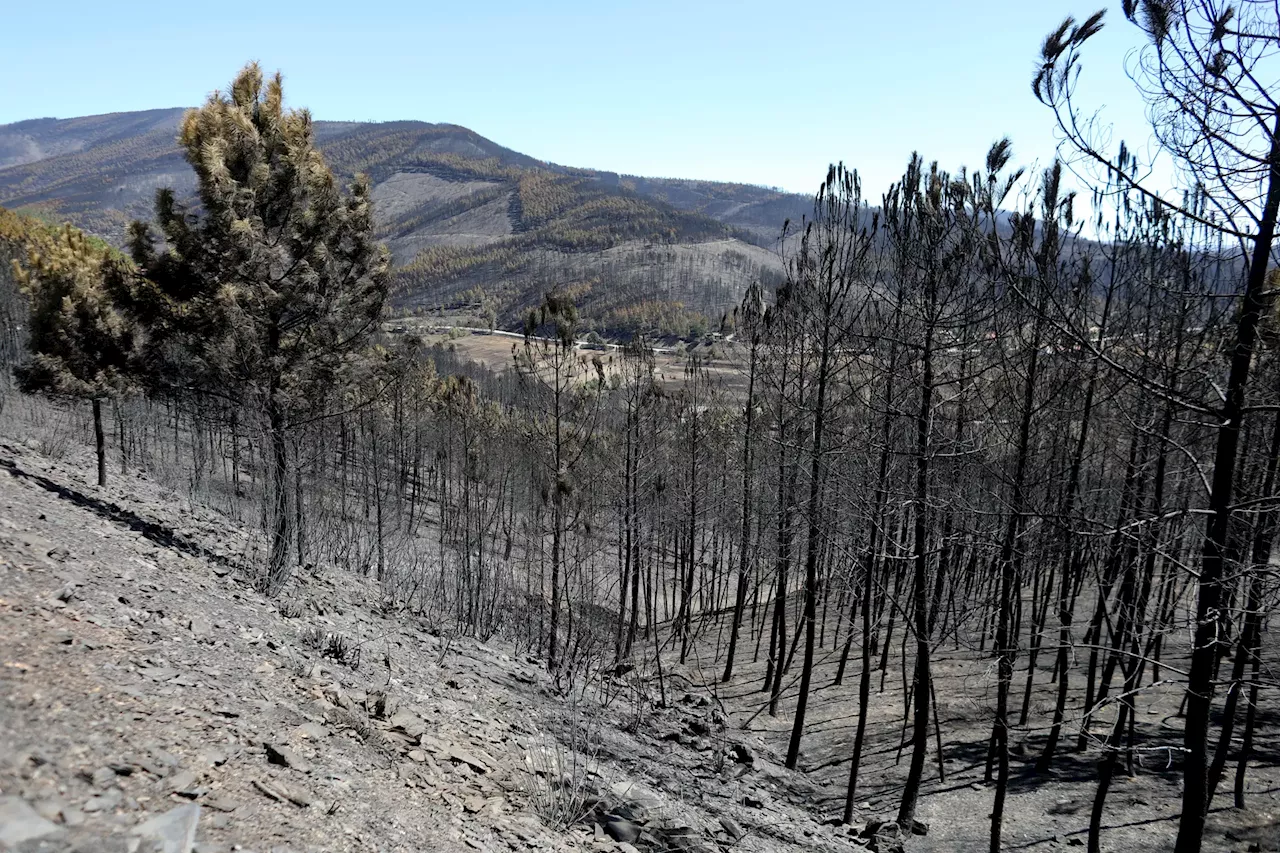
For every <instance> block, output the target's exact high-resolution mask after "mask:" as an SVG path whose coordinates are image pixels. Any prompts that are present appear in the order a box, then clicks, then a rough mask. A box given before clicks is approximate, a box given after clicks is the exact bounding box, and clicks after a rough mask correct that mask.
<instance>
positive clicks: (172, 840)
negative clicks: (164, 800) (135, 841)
mask: <svg viewBox="0 0 1280 853" xmlns="http://www.w3.org/2000/svg"><path fill="white" fill-rule="evenodd" d="M199 822H200V806H198V805H196V804H195V803H190V804H187V805H182V806H178V807H176V808H172V809H169V811H167V812H165V813H164V814H161V815H156V816H155V817H153V818H151V820H149V821H147V822H146V823H143V824H139V825H138V826H136V827H134V830H133V834H134V835H136V836H138V837H139V838H142V839H143V840H146V841H152V842H155V844H156V846H155V848H154V849H155V850H156V851H157V853H191V848H192V846H193V845H194V844H195V841H196V825H197V824H198V823H199Z"/></svg>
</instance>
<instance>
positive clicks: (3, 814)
mask: <svg viewBox="0 0 1280 853" xmlns="http://www.w3.org/2000/svg"><path fill="white" fill-rule="evenodd" d="M55 832H58V827H57V826H56V825H54V823H53V822H52V821H49V820H46V819H44V818H42V817H41V816H40V814H39V813H38V812H37V811H36V810H35V809H33V808H32V807H31V806H29V805H28V804H27V802H26V801H25V800H23V799H21V798H19V797H0V846H4V847H17V846H18V845H19V844H21V843H22V842H24V841H27V840H29V839H32V838H43V837H45V836H46V835H52V834H53V833H55Z"/></svg>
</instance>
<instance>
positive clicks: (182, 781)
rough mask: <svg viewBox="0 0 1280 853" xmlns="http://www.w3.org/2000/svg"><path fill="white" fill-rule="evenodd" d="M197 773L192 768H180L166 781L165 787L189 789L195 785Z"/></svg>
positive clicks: (175, 789)
mask: <svg viewBox="0 0 1280 853" xmlns="http://www.w3.org/2000/svg"><path fill="white" fill-rule="evenodd" d="M195 784H196V774H194V773H192V772H191V771H190V770H179V771H178V772H177V773H175V774H173V775H172V776H170V777H169V778H168V779H167V780H166V781H165V789H166V790H169V791H177V792H183V791H189V790H191V789H192V788H194V787H195Z"/></svg>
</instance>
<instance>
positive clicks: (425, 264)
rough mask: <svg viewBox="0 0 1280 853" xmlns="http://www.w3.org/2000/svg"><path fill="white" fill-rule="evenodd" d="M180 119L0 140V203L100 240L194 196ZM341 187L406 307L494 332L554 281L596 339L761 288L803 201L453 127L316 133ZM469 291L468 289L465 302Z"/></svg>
mask: <svg viewBox="0 0 1280 853" xmlns="http://www.w3.org/2000/svg"><path fill="white" fill-rule="evenodd" d="M182 113H183V110H181V109H167V110H149V111H145V112H136V113H116V114H110V115H102V116H89V117H84V118H74V119H34V120H31V121H23V122H18V123H16V124H10V125H4V126H0V205H3V206H5V207H10V208H16V209H20V210H23V211H25V212H31V213H37V214H40V215H43V216H45V217H48V218H51V219H55V220H64V219H65V220H69V221H71V222H72V223H74V224H75V225H77V226H79V227H81V228H84V229H86V230H88V231H91V232H93V233H96V234H99V235H101V236H103V237H105V238H107V239H109V240H111V241H113V242H119V241H120V240H122V238H123V235H124V233H125V228H126V227H127V225H128V222H129V221H130V220H131V219H146V218H149V217H150V214H151V205H152V200H153V198H154V195H155V191H156V190H157V189H158V188H160V187H172V188H174V189H175V190H177V191H178V193H179V195H180V196H181V195H189V194H191V193H192V192H193V190H194V183H193V175H192V172H191V169H190V167H189V166H188V165H187V164H186V163H185V162H183V160H182V158H181V155H180V154H179V151H178V147H177V145H176V143H175V135H176V133H177V127H178V122H179V121H180V119H181V117H182ZM316 130H317V137H318V139H319V142H320V146H321V148H322V150H323V151H324V154H325V156H326V158H327V160H328V162H329V164H330V165H331V166H332V167H333V169H334V170H335V172H337V173H338V174H339V175H340V176H343V177H350V176H352V175H354V174H356V173H357V172H365V173H367V174H369V176H370V177H371V178H372V179H373V181H374V184H375V199H376V201H377V205H378V209H377V215H378V221H379V230H380V236H381V237H382V238H383V239H384V240H385V241H386V242H387V243H388V245H389V246H390V248H391V250H392V253H393V256H394V260H395V264H396V268H397V279H398V281H397V301H398V304H399V305H400V306H401V307H402V308H404V309H406V310H409V311H422V310H429V309H432V308H437V307H442V306H451V305H455V306H456V305H462V304H467V305H476V306H479V307H481V309H482V311H483V312H484V314H485V315H487V316H488V317H490V318H492V320H493V321H495V322H497V323H499V324H503V325H513V324H517V323H518V320H519V317H520V314H521V312H522V311H523V310H524V309H526V308H527V307H529V306H530V305H532V304H536V302H537V300H538V299H539V298H540V297H541V295H542V292H543V291H545V290H546V289H547V288H548V287H549V286H552V285H555V286H559V287H563V288H566V289H570V290H573V291H574V292H575V293H576V294H577V295H578V298H579V302H580V305H581V308H582V310H583V313H584V316H585V317H586V318H587V319H588V322H589V323H590V325H592V326H594V327H595V328H597V329H599V330H600V331H602V332H604V333H606V334H610V333H612V334H619V335H627V334H631V333H635V332H647V333H650V334H676V335H687V334H689V333H690V331H691V330H692V331H694V332H696V331H698V330H699V329H702V328H706V326H707V324H708V323H714V322H716V321H718V319H719V317H720V315H721V314H722V313H723V312H725V311H727V310H730V309H731V308H732V306H733V305H735V304H736V303H737V302H738V300H739V299H740V298H741V295H742V292H743V290H744V289H745V287H746V286H747V284H748V283H750V282H751V281H753V280H761V279H763V280H764V281H765V282H766V283H775V281H776V279H778V277H779V273H780V264H779V261H778V259H777V256H776V252H774V251H773V249H774V247H775V244H776V241H777V237H778V234H779V233H780V231H781V227H782V223H783V221H784V220H786V219H787V218H791V219H798V218H799V217H800V216H801V215H802V214H804V213H805V212H806V211H807V210H808V206H809V201H808V200H807V199H806V198H804V197H802V196H797V195H790V194H785V193H781V192H777V191H774V190H769V189H765V188H761V187H754V186H748V185H743V184H728V183H714V182H705V181H681V180H670V179H651V178H643V177H634V176H620V175H617V174H615V173H611V172H602V171H596V170H590V169H573V168H567V167H563V166H558V165H555V164H552V163H546V162H543V161H540V160H536V159H534V158H532V157H528V156H526V155H524V154H520V153H518V152H515V151H512V150H510V149H508V148H504V147H502V146H501V145H498V144H496V143H494V142H492V141H490V140H488V139H486V138H484V137H482V136H480V135H479V134H477V133H474V132H472V131H470V130H467V129H466V128H463V127H458V126H456V125H449V124H428V123H425V122H417V121H403V122H385V123H378V124H374V123H367V122H323V121H322V122H317V123H316ZM477 288H478V289H477Z"/></svg>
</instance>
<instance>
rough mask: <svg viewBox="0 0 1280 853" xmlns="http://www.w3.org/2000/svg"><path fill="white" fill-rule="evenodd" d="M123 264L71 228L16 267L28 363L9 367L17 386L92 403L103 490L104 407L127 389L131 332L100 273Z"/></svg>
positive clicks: (133, 334)
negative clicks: (24, 307) (24, 301)
mask: <svg viewBox="0 0 1280 853" xmlns="http://www.w3.org/2000/svg"><path fill="white" fill-rule="evenodd" d="M124 263H125V262H124V260H123V259H121V258H118V257H112V256H111V253H110V252H109V250H108V249H107V248H106V247H105V246H104V245H103V244H102V243H100V242H98V241H95V240H92V239H90V238H88V237H86V236H85V235H84V234H82V233H81V232H80V231H78V230H76V229H75V228H72V227H71V226H70V225H68V226H66V227H65V228H63V230H62V231H61V232H60V233H58V234H57V236H56V237H53V238H51V239H48V240H42V241H40V242H39V243H38V244H33V248H32V249H31V253H30V256H29V262H28V264H27V265H26V266H25V267H20V266H19V265H18V264H17V263H16V262H15V268H16V269H17V272H18V280H19V283H20V285H21V286H22V288H23V290H24V291H25V293H26V295H27V298H28V300H29V304H30V323H29V328H28V337H27V349H28V352H29V353H30V357H29V358H28V359H27V360H25V361H23V362H22V363H21V364H19V365H17V366H16V367H15V368H14V376H15V377H16V378H17V380H18V387H19V388H20V389H21V390H22V391H24V392H26V393H28V394H32V393H43V394H48V395H51V396H61V397H77V398H80V399H87V400H89V401H90V402H91V403H92V407H93V428H94V437H95V439H96V442H95V444H96V447H97V453H98V485H99V486H105V485H106V484H107V465H106V447H105V440H104V434H103V428H102V401H103V399H105V398H109V397H113V396H116V395H117V394H120V393H122V392H125V391H127V390H129V388H130V387H131V385H132V381H131V379H130V375H131V374H130V367H131V361H132V356H133V353H134V350H135V343H136V339H137V334H136V328H135V327H134V325H133V324H132V323H131V321H130V320H129V318H128V317H127V316H126V315H125V314H124V313H123V312H121V311H120V310H119V309H118V308H117V306H116V305H115V303H114V301H113V300H112V298H111V296H110V294H109V293H108V291H107V289H106V287H105V286H104V274H103V271H104V268H113V267H117V266H121V265H123V264H124Z"/></svg>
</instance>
